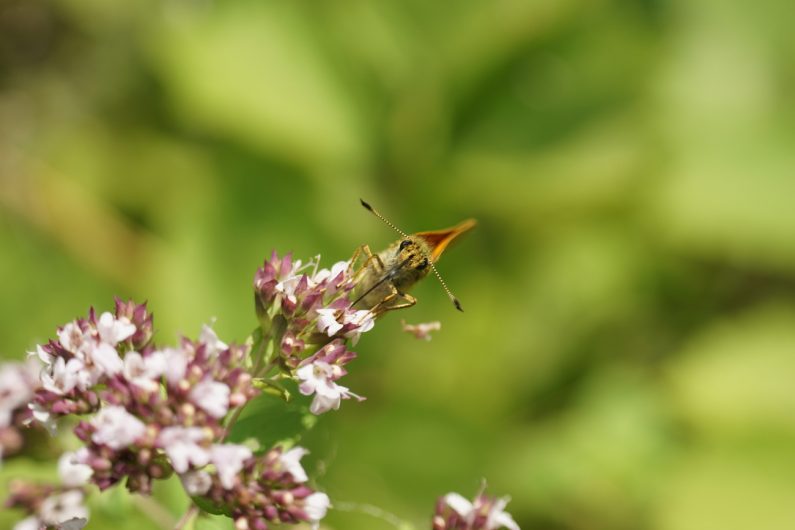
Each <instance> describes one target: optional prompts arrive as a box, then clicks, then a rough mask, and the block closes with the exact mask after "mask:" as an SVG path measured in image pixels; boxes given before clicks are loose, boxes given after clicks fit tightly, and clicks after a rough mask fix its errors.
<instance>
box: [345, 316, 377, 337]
mask: <svg viewBox="0 0 795 530" xmlns="http://www.w3.org/2000/svg"><path fill="white" fill-rule="evenodd" d="M343 322H344V323H345V324H353V325H355V326H356V328H354V329H352V330H351V331H348V332H346V333H345V336H346V337H348V338H349V339H351V342H352V343H353V344H354V345H355V344H356V343H357V342H359V337H360V336H361V334H362V333H364V332H366V331H370V330H371V329H373V326H374V325H375V315H373V312H372V311H370V310H367V309H362V310H359V311H354V312H353V313H346V314H345V316H344V317H343Z"/></svg>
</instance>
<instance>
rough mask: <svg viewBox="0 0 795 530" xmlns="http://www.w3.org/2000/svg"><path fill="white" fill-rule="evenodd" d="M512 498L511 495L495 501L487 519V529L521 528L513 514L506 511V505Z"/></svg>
mask: <svg viewBox="0 0 795 530" xmlns="http://www.w3.org/2000/svg"><path fill="white" fill-rule="evenodd" d="M510 500H511V499H510V498H509V497H503V498H501V499H497V500H496V501H494V506H492V508H491V511H490V512H489V516H488V518H487V519H486V530H496V529H497V528H502V527H505V528H508V529H509V530H519V525H518V524H516V521H514V520H513V517H511V514H509V513H508V512H506V511H505V507H506V506H507V505H508V502H509V501H510Z"/></svg>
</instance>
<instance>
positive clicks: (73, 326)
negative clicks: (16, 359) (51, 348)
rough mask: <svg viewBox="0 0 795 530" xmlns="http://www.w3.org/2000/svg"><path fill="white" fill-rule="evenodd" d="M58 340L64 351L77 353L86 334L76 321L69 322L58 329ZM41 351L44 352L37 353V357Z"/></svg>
mask: <svg viewBox="0 0 795 530" xmlns="http://www.w3.org/2000/svg"><path fill="white" fill-rule="evenodd" d="M58 342H60V343H61V346H63V347H64V349H65V350H66V351H69V352H72V353H75V354H77V353H78V352H80V351H81V349H82V348H83V345H84V344H85V342H86V336H85V333H83V330H82V329H80V326H78V325H77V322H69V323H68V324H66V325H65V326H64V327H62V328H61V329H59V330H58ZM42 353H44V352H41V353H39V357H41V354H42ZM44 354H45V355H47V354H46V353H44ZM42 360H43V359H42Z"/></svg>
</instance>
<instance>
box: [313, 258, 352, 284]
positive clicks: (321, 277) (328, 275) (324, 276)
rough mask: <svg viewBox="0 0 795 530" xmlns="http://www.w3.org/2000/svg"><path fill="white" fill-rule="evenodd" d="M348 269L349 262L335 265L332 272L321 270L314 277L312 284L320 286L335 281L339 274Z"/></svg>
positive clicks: (340, 262)
mask: <svg viewBox="0 0 795 530" xmlns="http://www.w3.org/2000/svg"><path fill="white" fill-rule="evenodd" d="M347 269H348V262H347V261H338V262H337V263H335V264H334V265H332V266H331V270H328V269H320V270H319V271H317V274H315V275H314V276H313V277H312V283H314V284H319V283H323V282H324V281H326V280H333V279H334V278H336V277H337V276H339V274H340V273H341V272H343V271H345V270H347Z"/></svg>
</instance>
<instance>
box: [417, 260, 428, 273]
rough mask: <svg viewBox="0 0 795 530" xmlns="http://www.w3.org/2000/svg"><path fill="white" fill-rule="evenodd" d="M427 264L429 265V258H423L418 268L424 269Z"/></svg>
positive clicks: (419, 269)
mask: <svg viewBox="0 0 795 530" xmlns="http://www.w3.org/2000/svg"><path fill="white" fill-rule="evenodd" d="M427 266H428V258H422V261H421V262H420V264H419V265H417V270H418V271H421V270H422V269H424V268H425V267H427Z"/></svg>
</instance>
